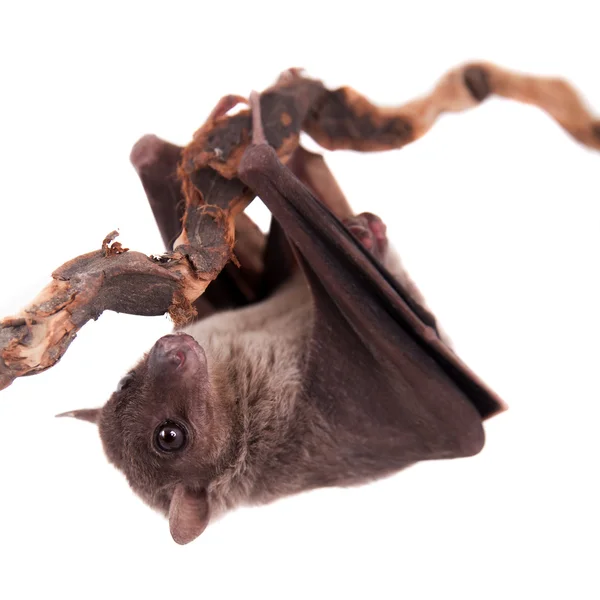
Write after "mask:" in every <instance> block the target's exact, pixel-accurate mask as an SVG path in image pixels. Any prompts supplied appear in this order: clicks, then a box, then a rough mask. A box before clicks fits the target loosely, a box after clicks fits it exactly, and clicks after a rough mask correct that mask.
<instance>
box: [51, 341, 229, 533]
mask: <svg viewBox="0 0 600 600" xmlns="http://www.w3.org/2000/svg"><path fill="white" fill-rule="evenodd" d="M214 387H215V386H213V385H212V384H211V380H210V377H209V370H208V366H207V360H206V356H205V353H204V350H203V349H202V347H201V346H200V345H199V344H198V343H197V342H196V340H195V339H194V338H193V337H191V336H189V335H187V334H173V335H167V336H164V337H162V338H160V339H159V340H158V341H157V342H156V344H155V345H154V346H153V347H152V349H151V350H150V351H149V352H148V354H147V355H146V356H145V357H144V358H143V359H142V360H141V361H140V363H139V364H138V365H137V366H136V367H135V368H134V369H132V370H131V371H130V372H129V373H128V374H127V375H125V377H123V378H122V379H121V381H120V382H119V385H118V387H117V389H116V391H115V392H114V393H113V394H112V396H111V398H110V399H109V400H108V402H107V403H106V404H105V405H104V407H102V408H100V409H83V410H79V411H71V412H69V413H63V415H60V416H71V417H75V418H80V419H84V420H86V421H91V422H94V423H96V424H97V425H98V427H99V431H100V437H101V439H102V443H103V446H104V450H105V452H106V455H107V457H108V459H109V461H110V462H112V463H113V464H114V465H115V466H116V467H117V468H118V469H120V470H121V471H122V472H123V473H124V474H125V476H126V477H127V480H128V482H129V484H130V486H131V488H132V489H133V490H134V491H135V492H136V493H137V494H138V495H139V496H141V497H142V499H143V500H144V501H145V502H146V503H147V504H149V505H150V506H152V507H153V508H155V509H157V510H159V511H161V512H163V513H164V514H165V515H167V516H168V518H169V526H170V530H171V534H172V536H173V539H174V540H175V541H176V542H177V543H179V544H186V543H188V542H190V541H192V540H193V539H195V538H196V537H197V536H199V535H200V534H201V533H202V532H203V531H204V529H205V528H206V526H207V525H208V522H209V519H210V513H211V511H210V498H209V493H208V487H209V485H210V483H211V481H213V480H214V479H215V478H216V477H217V476H218V474H219V472H220V471H222V470H223V469H224V468H225V467H226V465H227V464H228V458H229V457H230V455H231V452H232V451H233V449H232V447H231V444H232V440H233V436H232V435H230V434H231V423H232V417H231V414H229V412H228V411H227V409H226V407H227V406H228V405H229V406H230V405H231V404H230V403H227V402H223V401H222V398H219V394H217V393H216V391H215V389H214Z"/></svg>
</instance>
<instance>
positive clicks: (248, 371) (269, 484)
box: [64, 95, 504, 544]
mask: <svg viewBox="0 0 600 600" xmlns="http://www.w3.org/2000/svg"><path fill="white" fill-rule="evenodd" d="M251 107H252V119H253V134H252V135H253V138H252V143H251V145H250V146H249V147H248V148H247V149H246V150H245V153H244V156H243V158H242V161H241V163H240V166H239V170H238V176H239V178H240V179H241V180H242V181H243V183H244V184H246V185H247V186H248V187H249V188H250V189H251V190H252V191H253V192H254V193H256V194H257V195H258V196H259V197H260V198H261V199H262V201H263V202H264V203H265V204H266V206H267V207H268V208H269V210H270V211H271V213H272V216H273V220H272V225H271V230H270V233H269V236H268V240H267V243H266V249H265V282H266V283H265V293H264V295H263V297H262V298H261V299H260V300H259V301H257V302H254V303H251V304H249V305H247V306H242V307H237V308H229V307H228V303H227V297H228V295H227V293H221V294H219V293H214V294H213V295H212V296H211V294H210V293H209V292H210V291H211V286H212V285H215V286H216V287H215V289H217V291H219V289H220V291H221V292H222V291H223V289H224V288H223V286H222V285H221V284H222V282H219V280H217V281H216V282H214V284H211V286H209V289H208V290H207V294H206V298H208V299H209V300H206V298H205V297H203V298H204V301H205V303H206V302H208V303H209V304H211V302H212V304H211V306H210V307H209V309H207V310H206V311H205V313H204V314H202V313H201V314H200V318H199V319H198V320H196V321H195V322H194V323H192V324H190V325H187V326H185V327H183V328H182V329H180V330H178V331H176V332H175V333H173V334H170V335H167V336H164V337H162V338H161V339H159V340H158V341H157V342H156V343H155V344H154V346H153V347H152V348H151V349H150V350H149V352H148V353H147V354H146V355H145V356H144V358H143V359H142V360H141V361H140V362H139V364H137V366H135V367H134V368H133V369H132V370H131V371H130V372H129V373H127V375H125V377H124V378H123V379H122V380H121V381H120V383H119V384H118V386H117V389H116V391H115V392H114V393H113V394H112V396H111V398H110V399H109V400H108V402H107V403H106V404H105V405H104V406H103V407H102V408H101V409H84V410H78V411H72V412H69V413H64V414H65V415H66V416H72V417H77V418H81V419H85V420H88V421H92V422H95V423H97V425H98V429H99V433H100V437H101V439H102V443H103V447H104V450H105V452H106V455H107V457H108V459H109V460H110V462H112V463H113V464H114V465H115V466H116V467H117V468H119V469H120V470H121V471H122V472H123V473H124V474H125V476H126V478H127V480H128V482H129V484H130V485H131V487H132V489H133V490H134V491H135V492H136V493H137V494H139V495H140V496H141V497H142V499H143V500H144V501H145V502H146V503H147V504H149V505H150V506H152V507H153V508H155V509H157V510H159V511H161V512H163V513H164V514H165V515H166V516H167V517H168V520H169V526H170V531H171V534H172V536H173V538H174V540H175V541H176V542H177V543H180V544H185V543H188V542H190V541H192V540H194V539H195V538H196V537H198V536H199V535H200V534H201V533H202V532H203V531H204V529H205V528H206V526H207V525H208V523H209V521H210V520H211V519H214V518H216V517H218V516H220V515H222V514H223V513H225V512H226V511H228V510H231V509H233V508H235V507H236V506H240V505H253V504H254V505H255V504H262V503H267V502H271V501H273V500H275V499H278V498H281V497H283V496H287V495H291V494H297V493H300V492H303V491H306V490H310V489H314V488H318V487H323V486H352V485H358V484H362V483H365V482H368V481H370V480H374V479H377V478H380V477H385V476H387V475H390V474H392V473H395V472H397V471H399V470H401V469H404V468H406V467H408V466H409V465H412V464H414V463H416V462H418V461H423V460H433V459H449V458H458V457H467V456H472V455H475V454H477V453H478V452H479V451H480V450H481V449H482V447H483V444H484V430H483V426H482V421H483V420H484V419H485V418H487V417H490V416H491V415H493V414H495V413H497V412H499V411H501V410H502V409H503V408H504V406H503V404H502V401H501V400H500V399H499V398H498V397H497V396H496V395H495V394H494V393H493V392H492V391H491V390H489V389H488V388H487V387H486V386H485V385H484V384H483V383H482V382H481V381H480V380H479V379H478V378H477V377H476V376H475V375H474V374H473V373H472V372H470V370H469V369H468V368H467V367H466V366H465V365H464V364H463V363H462V362H461V361H460V359H459V358H458V357H457V356H456V355H455V354H454V352H453V350H452V349H451V346H450V342H449V341H448V340H447V339H446V337H445V335H444V334H443V333H442V332H441V330H440V328H439V327H438V324H437V322H436V320H435V318H434V316H433V315H432V314H431V312H430V311H429V309H428V308H427V306H426V304H425V302H424V299H423V297H422V295H421V294H420V292H419V290H418V288H416V286H415V285H414V283H413V282H412V281H411V280H410V278H409V277H408V275H407V274H406V272H405V271H404V269H403V268H402V266H401V263H400V262H399V261H398V259H397V257H396V256H395V254H394V253H393V251H392V249H391V248H389V247H388V243H387V239H386V235H385V225H384V224H383V223H382V222H381V220H380V219H378V218H377V217H376V216H375V215H372V214H369V213H364V214H362V215H358V216H349V217H347V218H344V219H340V218H338V217H337V216H336V215H335V214H334V212H333V211H332V209H331V206H328V205H327V204H326V203H325V202H323V201H322V200H321V199H319V198H318V197H317V196H318V195H319V189H318V188H319V181H320V183H321V185H322V184H323V181H326V180H325V179H323V178H321V179H320V180H319V181H316V180H315V179H312V180H311V178H310V176H307V175H306V172H307V170H306V169H305V168H303V167H305V166H306V164H307V161H310V160H314V157H315V156H316V155H311V154H310V153H308V152H306V151H305V150H302V149H300V150H299V151H298V152H297V154H296V155H295V160H292V161H290V163H289V165H287V166H286V165H284V164H283V163H282V162H280V160H279V158H278V157H277V154H276V152H275V151H274V150H273V149H272V148H271V147H270V146H269V145H268V144H267V143H266V139H265V136H264V131H263V128H262V123H261V115H260V104H259V102H258V100H257V96H256V95H253V96H252V97H251ZM134 163H135V160H134ZM163 166H164V165H163ZM156 169H159V167H156ZM158 179H160V178H157V180H158ZM153 181H154V180H153V179H152V178H146V179H145V187H146V191H147V193H148V196H149V197H150V199H151V200H152V199H153V198H154V199H156V198H157V197H159V196H160V195H161V185H163V186H164V184H160V185H159V184H156V181H154V183H153ZM146 184H147V185H146ZM330 187H331V186H330ZM330 192H331V190H330ZM163 195H164V194H163ZM334 195H335V194H334ZM167 196H168V194H167ZM323 196H324V194H323ZM331 196H332V194H331V193H329V198H331ZM330 204H331V203H330ZM153 208H155V209H156V205H154V206H153ZM338 212H339V211H338ZM159 213H160V214H159ZM155 214H156V215H157V222H158V224H159V227H161V233H162V235H163V238H164V239H165V240H167V239H171V240H172V239H173V238H174V237H175V234H176V231H177V223H178V219H177V218H176V216H175V215H176V206H175V203H171V204H170V205H169V204H168V203H166V204H165V203H163V204H162V205H161V207H160V210H158V211H157V210H155ZM219 285H221V288H219ZM234 291H235V290H233V291H231V290H230V292H229V299H230V297H231V295H232V294H233V293H234ZM205 306H206V305H205Z"/></svg>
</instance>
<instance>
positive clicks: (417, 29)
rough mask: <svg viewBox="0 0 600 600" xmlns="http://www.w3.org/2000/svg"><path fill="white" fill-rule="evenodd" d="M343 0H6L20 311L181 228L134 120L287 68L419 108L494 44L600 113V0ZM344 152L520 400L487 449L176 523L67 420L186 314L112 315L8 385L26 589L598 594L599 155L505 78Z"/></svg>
mask: <svg viewBox="0 0 600 600" xmlns="http://www.w3.org/2000/svg"><path fill="white" fill-rule="evenodd" d="M337 4H339V5H338V6H337V7H335V8H334V7H333V6H332V5H333V3H331V5H329V4H327V3H325V2H317V3H310V2H297V3H293V4H292V3H282V2H280V3H276V4H274V5H273V6H267V5H263V4H262V3H261V2H256V1H255V2H245V3H244V4H243V6H241V7H239V6H236V5H235V3H233V2H216V1H215V2H211V3H209V2H201V1H198V2H193V3H190V4H189V5H185V4H179V3H176V2H168V3H161V4H160V7H155V6H154V5H153V4H151V3H149V2H145V3H143V5H142V4H140V5H139V6H137V5H136V6H134V5H132V4H129V3H126V2H123V3H118V4H115V5H112V4H110V3H97V5H96V6H97V8H96V9H92V8H91V4H90V3H78V4H77V5H73V6H66V5H63V4H57V3H56V2H44V3H39V4H37V5H36V4H30V3H27V4H26V3H10V5H9V3H6V4H3V6H2V8H1V9H0V29H1V31H0V57H1V58H0V61H1V63H0V64H1V83H0V88H1V89H2V91H1V93H0V103H1V110H0V155H1V165H2V167H1V172H0V199H1V200H0V202H1V205H0V255H1V256H2V277H1V279H0V286H1V290H2V291H1V293H0V315H9V314H12V313H14V312H16V311H17V310H18V309H19V308H20V307H21V306H22V305H24V304H25V303H27V302H29V301H30V300H32V299H33V297H34V296H35V295H36V293H37V292H38V291H39V290H40V289H41V288H42V287H43V286H44V285H45V284H46V283H47V282H48V281H49V276H50V273H51V272H52V270H53V269H55V268H56V267H58V266H59V265H60V264H62V263H63V262H64V261H66V260H68V259H70V258H71V257H73V256H76V255H78V254H81V253H83V252H87V251H90V250H93V249H96V248H97V247H98V246H99V244H100V242H101V240H102V238H103V237H104V235H105V234H106V233H108V232H109V231H111V230H112V229H115V228H120V230H121V233H122V238H121V241H122V242H124V243H125V245H126V246H128V247H130V248H134V249H136V250H141V251H144V252H147V253H153V252H159V251H161V250H162V244H161V240H160V237H159V235H158V231H157V230H156V228H155V226H154V222H153V217H152V214H151V212H150V209H149V208H148V206H147V203H146V200H145V196H144V194H143V191H142V187H141V185H140V184H139V182H138V180H137V178H136V175H135V173H134V171H133V169H132V168H131V167H130V165H129V162H128V154H129V150H130V148H131V146H132V144H133V143H134V142H135V141H136V140H137V139H138V138H139V137H140V136H141V135H143V134H145V133H149V132H153V133H156V134H158V135H159V136H161V137H164V138H166V139H169V140H171V141H173V142H176V143H179V144H185V143H186V142H187V141H188V140H189V139H190V137H191V135H192V132H193V131H194V130H195V129H196V128H197V127H198V126H199V125H200V124H201V123H202V121H203V120H204V118H205V117H206V116H207V114H208V112H209V111H210V109H211V108H212V106H213V105H214V103H215V102H216V101H217V99H218V98H219V97H220V96H221V95H222V94H224V93H229V92H233V93H239V94H242V95H246V94H247V93H248V92H249V91H250V90H251V89H252V88H257V89H261V88H264V87H266V86H268V85H269V84H270V83H272V82H273V81H274V79H275V78H276V77H277V75H278V73H279V72H280V71H281V70H283V69H285V68H287V67H290V66H304V67H306V68H307V69H308V71H309V73H310V74H311V75H313V76H316V77H321V78H323V79H324V81H325V83H326V84H327V85H329V86H338V85H343V84H349V85H352V86H353V87H355V88H356V89H358V90H360V91H362V92H363V93H365V94H367V95H368V96H369V97H370V98H372V99H373V100H374V101H376V102H378V103H380V104H400V103H402V102H405V101H407V100H409V99H412V98H413V97H415V96H418V95H420V94H422V93H424V92H426V91H428V90H429V89H430V88H431V87H432V86H433V84H434V82H435V81H436V79H437V78H438V77H439V76H441V75H442V74H443V73H444V72H445V71H446V70H448V69H449V68H451V67H454V66H455V65H457V64H460V63H461V62H463V61H465V60H470V59H485V60H491V61H494V62H497V63H499V64H501V65H504V66H506V67H510V68H513V69H517V70H522V71H527V72H532V73H538V74H546V75H562V76H564V77H566V78H568V79H569V80H570V81H571V82H573V83H574V84H575V85H576V86H577V88H578V89H579V90H581V91H582V93H583V94H584V96H585V98H586V99H587V101H588V102H589V104H590V105H591V106H594V107H595V108H596V110H597V111H600V69H599V63H598V59H599V56H600V42H599V41H598V39H599V38H598V32H599V29H598V23H599V19H598V13H597V9H595V8H594V6H595V5H596V4H597V3H595V2H592V1H591V0H587V1H586V2H574V1H570V2H568V3H567V4H564V3H557V4H556V8H555V7H554V5H551V4H550V3H548V2H544V3H539V4H537V3H535V4H534V3H532V2H525V3H523V2H519V3H513V2H506V1H504V2H495V3H488V2H478V3H475V2H474V3H471V4H468V3H465V2H455V1H453V2H444V3H441V2H440V4H439V5H432V4H430V3H426V2H423V3H421V2H414V3H411V4H408V3H391V2H390V3H389V4H388V3H378V2H374V1H369V2H365V3H360V4H355V3H349V2H345V3H342V2H340V3H337ZM8 6H10V8H8ZM394 6H395V8H393V7H394ZM311 147H312V146H311ZM327 158H328V160H329V163H330V166H331V167H332V169H333V170H334V172H335V173H336V175H337V176H338V178H339V181H340V183H341V185H342V187H343V188H344V190H345V191H346V192H347V194H348V196H349V198H350V200H351V202H352V204H353V205H354V206H355V208H356V210H357V212H358V211H362V210H366V209H368V210H370V211H372V212H376V213H379V214H380V215H381V216H382V218H383V219H384V220H385V221H386V222H387V224H388V228H389V234H390V238H391V239H392V241H393V243H394V244H395V246H396V247H397V249H398V250H399V252H400V254H401V255H402V256H403V258H404V260H405V262H406V264H407V266H408V267H409V270H410V271H411V273H412V275H413V276H414V278H415V279H416V280H417V282H418V283H419V285H420V286H421V287H422V288H423V290H424V291H425V293H426V295H427V297H428V299H429V300H430V303H431V305H432V307H433V308H434V309H435V311H436V312H437V314H438V316H439V318H440V320H441V322H442V324H443V325H444V327H445V329H446V330H447V331H448V332H449V333H450V335H451V337H453V339H454V341H455V343H456V346H457V349H458V352H459V354H460V355H461V356H462V357H463V358H464V359H465V360H466V362H467V363H468V364H470V366H472V368H473V369H474V370H475V371H476V372H478V373H479V374H480V375H481V376H482V377H483V378H484V379H485V380H486V381H487V382H488V383H489V384H490V385H491V386H492V387H493V388H495V389H496V390H497V391H498V392H499V393H500V394H501V395H502V396H503V397H504V398H505V400H506V401H507V403H508V404H509V406H510V410H509V412H507V413H505V414H503V415H502V416H499V417H497V418H495V419H493V420H492V421H490V422H488V423H487V424H486V430H487V445H486V447H485V449H484V451H483V452H482V453H481V454H480V455H479V456H477V457H475V458H472V459H465V460H461V461H454V462H439V463H430V464H422V465H419V466H417V467H415V468H412V469H410V470H408V471H406V472H404V473H401V474H399V475H397V476H395V477H392V478H390V479H388V480H386V481H382V482H379V483H376V484H373V485H370V486H367V487H363V488H360V489H353V490H324V491H317V492H314V493H310V494H306V495H303V496H299V497H296V498H292V499H287V500H283V501H280V502H278V503H276V504H273V505H271V506H267V507H264V508H260V509H257V508H254V509H243V510H239V511H237V512H235V513H233V514H230V515H229V516H227V517H226V518H225V519H224V520H222V521H220V522H218V523H216V524H213V525H211V526H209V528H208V530H207V531H206V532H205V533H204V534H203V535H202V537H201V538H199V539H198V540H197V541H196V542H195V543H193V544H191V545H188V546H186V547H178V546H177V545H176V544H175V543H174V542H172V540H171V538H170V536H169V532H168V526H167V523H166V521H164V520H163V518H162V517H160V516H158V515H156V514H154V513H153V512H152V511H151V510H150V509H148V508H147V507H146V506H145V505H143V504H142V502H141V501H140V500H139V499H138V498H137V497H135V496H134V495H133V494H132V493H131V492H130V491H129V488H128V487H127V484H126V482H125V480H124V479H123V478H122V476H121V475H120V474H119V473H118V472H116V471H115V470H113V468H112V467H110V466H108V464H107V463H106V460H105V459H104V456H103V455H102V450H101V446H100V442H99V439H98V437H97V434H96V431H95V430H94V427H93V426H92V425H90V424H87V423H81V422H74V421H70V420H55V419H54V418H53V415H54V414H56V413H58V412H60V411H64V410H68V409H72V408H78V407H89V406H91V407H93V406H99V405H101V404H102V403H103V402H104V401H105V400H106V399H107V398H108V396H109V395H110V393H111V390H112V389H113V388H114V386H115V384H116V382H117V380H118V379H119V377H120V376H121V375H122V374H123V373H124V372H125V370H126V369H127V368H128V367H129V366H130V365H131V364H132V363H134V362H135V361H136V359H137V357H138V356H139V355H140V354H141V353H142V352H143V351H144V350H145V349H147V348H148V347H149V346H150V345H151V344H152V343H153V341H154V340H155V339H156V338H157V337H158V336H160V335H162V334H164V333H167V332H168V331H169V330H170V325H169V322H168V320H167V319H166V317H164V318H154V319H149V318H142V317H128V316H118V315H115V314H105V315H103V316H102V317H101V319H100V320H99V321H98V322H96V323H91V324H89V325H87V326H86V327H85V328H84V330H83V331H82V332H81V334H80V335H79V336H78V339H77V340H76V341H75V342H74V344H73V345H72V347H71V349H70V350H69V352H68V353H67V354H66V356H65V357H64V359H63V360H62V361H61V363H60V364H59V365H58V366H56V367H55V368H53V369H51V370H50V371H49V372H47V373H45V374H42V375H38V376H35V377H32V378H28V379H24V380H21V381H18V382H16V383H15V384H14V385H13V386H12V387H11V388H9V389H7V390H5V391H3V392H1V393H0V431H1V435H0V441H1V443H2V447H1V451H0V474H1V475H0V476H1V481H2V483H1V484H0V485H1V491H0V509H1V510H0V552H1V553H2V558H1V560H0V571H1V573H0V580H1V585H2V592H0V594H1V595H2V597H7V598H8V597H11V598H41V597H54V595H55V594H56V595H58V594H60V597H61V598H64V599H67V598H69V599H70V598H82V597H85V598H88V597H93V598H96V597H97V598H107V597H111V598H125V597H127V598H143V597H164V596H167V597H172V596H173V597H176V598H179V597H186V598H209V597H210V598H230V597H231V598H235V597H239V598H254V597H256V598H259V597H260V598H288V597H302V598H342V597H344V598H351V597H356V598H359V597H360V598H362V597H369V598H370V597H373V598H410V599H420V598H432V599H433V598H435V599H437V598H461V599H463V600H464V599H470V598H477V599H482V598H486V599H488V598H508V597H510V598H548V597H557V598H567V597H568V598H578V599H585V598H597V597H599V595H600V583H599V581H598V578H599V575H598V564H599V559H600V550H599V546H598V539H599V536H600V518H599V516H598V515H599V514H600V513H599V508H598V507H599V504H600V494H599V492H598V491H597V490H598V486H597V478H598V457H599V455H600V443H599V442H598V438H597V431H598V420H599V417H600V408H599V400H600V398H599V392H598V358H599V355H600V352H599V351H598V336H599V334H600V319H599V316H598V306H599V305H600V292H599V291H598V286H597V279H598V257H599V249H600V248H599V246H600V242H599V240H598V205H599V201H600V198H599V193H598V181H599V177H598V173H599V172H600V171H599V169H600V155H599V154H598V153H593V152H591V151H588V150H586V149H584V148H583V147H581V146H580V145H578V144H577V143H576V142H574V141H573V140H572V139H571V138H569V137H568V136H567V135H566V134H565V133H564V132H563V131H562V130H561V129H560V128H559V127H558V126H557V125H556V124H555V123H554V122H552V121H551V120H550V119H549V117H547V116H546V115H545V114H543V113H541V112H539V111H538V110H536V109H534V108H532V107H528V106H523V105H519V104H516V103H513V102H508V101H503V100H498V99H494V100H489V101H487V102H486V103H485V104H484V105H483V106H481V107H480V108H477V109H475V110H473V111H471V112H469V113H464V114H459V115H452V116H448V117H444V118H442V119H441V120H440V121H439V122H438V124H437V125H436V126H435V127H434V129H433V130H432V131H431V132H430V133H428V134H427V135H426V136H425V137H424V138H423V139H421V140H420V141H418V142H417V143H415V144H414V145H411V146H409V147H407V148H405V149H403V150H400V151H396V152H389V153H386V154H371V155H359V154H352V153H348V152H340V153H337V154H335V155H332V154H330V155H329V156H328V157H327ZM251 212H252V214H253V215H257V214H258V215H259V216H258V217H257V218H258V219H260V222H261V224H262V225H264V224H265V223H266V222H265V220H264V217H265V214H264V212H261V210H260V207H259V205H258V202H257V203H256V206H254V207H252V209H251ZM109 595H110V596H109Z"/></svg>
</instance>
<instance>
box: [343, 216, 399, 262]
mask: <svg viewBox="0 0 600 600" xmlns="http://www.w3.org/2000/svg"><path fill="white" fill-rule="evenodd" d="M344 225H346V227H347V228H348V230H349V231H350V233H351V234H352V235H353V236H354V237H355V238H356V239H357V240H358V241H359V242H360V243H361V244H362V245H363V246H364V248H365V249H366V250H368V251H369V252H371V254H373V256H375V258H377V259H378V260H382V259H383V258H384V257H385V253H386V251H387V247H388V239H387V235H386V229H387V228H386V226H385V223H384V222H383V221H382V220H381V219H380V218H379V217H378V216H377V215H374V214H373V213H369V212H364V213H361V214H360V215H356V216H355V217H350V218H349V219H345V220H344Z"/></svg>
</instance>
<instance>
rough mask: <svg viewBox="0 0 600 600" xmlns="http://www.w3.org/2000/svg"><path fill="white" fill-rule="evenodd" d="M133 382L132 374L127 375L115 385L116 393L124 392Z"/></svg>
mask: <svg viewBox="0 0 600 600" xmlns="http://www.w3.org/2000/svg"><path fill="white" fill-rule="evenodd" d="M132 381H133V373H127V375H125V376H124V377H123V378H122V379H121V381H119V383H118V384H117V392H120V391H121V390H124V389H125V388H126V387H127V386H128V385H129V384H130V383H131V382H132Z"/></svg>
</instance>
